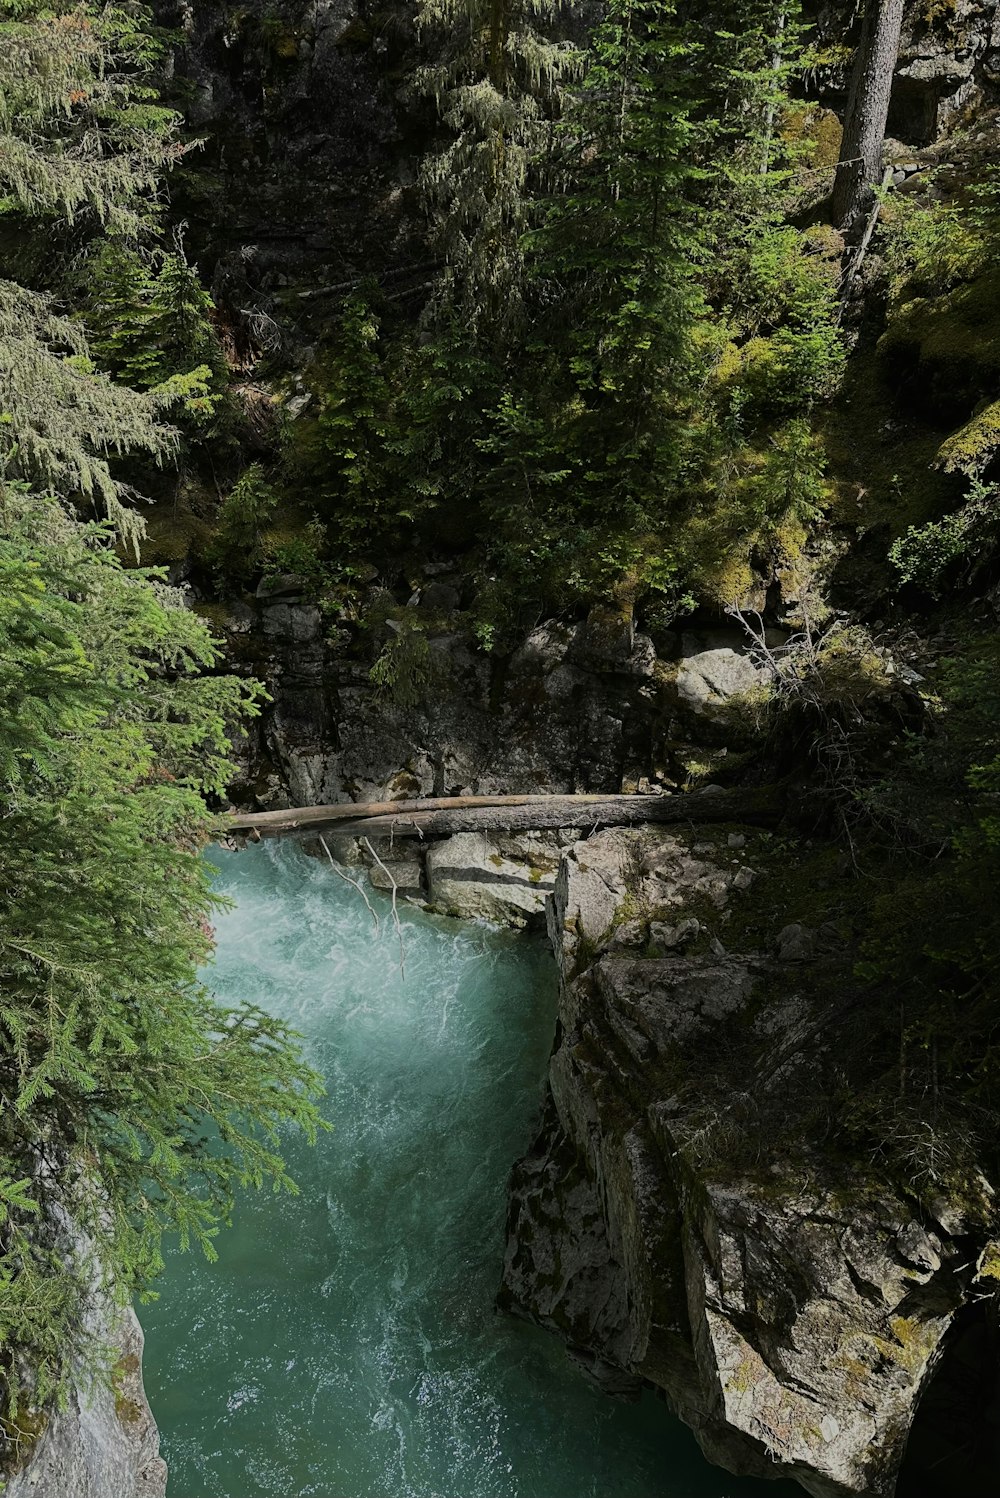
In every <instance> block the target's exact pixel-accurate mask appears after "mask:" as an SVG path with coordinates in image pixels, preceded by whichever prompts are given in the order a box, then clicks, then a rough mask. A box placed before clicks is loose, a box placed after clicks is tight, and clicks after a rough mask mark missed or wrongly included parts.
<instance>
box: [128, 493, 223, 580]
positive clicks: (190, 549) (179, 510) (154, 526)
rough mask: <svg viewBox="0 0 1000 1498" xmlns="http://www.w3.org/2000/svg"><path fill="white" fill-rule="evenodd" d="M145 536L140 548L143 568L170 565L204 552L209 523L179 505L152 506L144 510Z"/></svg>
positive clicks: (209, 534)
mask: <svg viewBox="0 0 1000 1498" xmlns="http://www.w3.org/2000/svg"><path fill="white" fill-rule="evenodd" d="M143 519H144V520H145V522H146V539H145V540H144V541H143V542H142V545H141V548H140V551H141V556H142V564H143V566H144V567H169V566H171V565H172V564H173V563H175V562H183V561H185V560H186V559H187V558H188V557H190V556H199V555H201V554H202V553H203V552H204V549H205V547H206V545H207V544H208V542H209V540H210V538H211V535H212V526H211V524H210V523H209V521H208V520H206V519H205V518H204V517H203V516H201V515H195V514H194V513H193V512H192V511H191V510H189V509H187V508H186V507H184V506H182V505H171V504H162V505H153V506H152V507H151V508H150V509H149V510H146V511H144V512H143Z"/></svg>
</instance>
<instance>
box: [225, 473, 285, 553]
mask: <svg viewBox="0 0 1000 1498" xmlns="http://www.w3.org/2000/svg"><path fill="white" fill-rule="evenodd" d="M279 503H280V501H279V497H278V492H277V490H276V489H275V488H274V485H273V484H272V483H271V482H270V480H269V479H268V478H267V476H266V475H265V472H264V469H263V468H262V467H261V465H260V464H259V463H253V464H251V466H250V467H249V468H248V469H246V471H245V472H244V473H242V474H241V475H240V477H239V479H238V480H237V481H236V483H235V484H234V485H233V487H232V489H230V491H229V493H228V494H227V495H226V497H225V499H224V500H223V501H222V504H221V506H220V507H219V518H218V523H217V529H216V538H215V549H216V554H217V559H218V561H219V562H220V563H221V564H222V565H223V566H224V567H226V568H227V569H228V570H229V571H230V572H235V573H236V574H237V575H239V576H242V577H249V576H251V575H252V574H253V573H254V572H255V571H256V570H257V569H258V568H259V567H260V566H261V564H262V562H263V560H264V557H265V554H266V549H265V542H264V533H265V531H266V530H267V528H268V526H269V525H270V524H271V522H272V521H273V519H274V517H275V514H276V512H277V510H278V506H279Z"/></svg>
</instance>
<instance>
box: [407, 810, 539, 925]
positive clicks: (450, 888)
mask: <svg viewBox="0 0 1000 1498" xmlns="http://www.w3.org/2000/svg"><path fill="white" fill-rule="evenodd" d="M557 862H558V857H557V855H556V854H555V844H554V841H553V839H552V836H551V834H550V835H546V834H544V833H526V834H524V836H523V837H522V838H519V839H517V840H515V839H514V838H512V837H508V838H506V839H504V840H503V842H502V843H501V842H500V840H499V839H495V838H492V837H488V836H486V835H485V834H484V833H480V832H460V833H456V835H455V836H454V837H448V838H444V839H442V840H441V841H440V842H438V843H434V844H432V845H431V847H430V848H429V849H428V852H427V887H428V895H427V897H428V900H429V901H430V903H431V904H432V905H433V906H434V907H435V909H437V910H440V911H443V912H445V913H447V914H449V915H457V916H464V917H466V918H473V919H480V920H487V921H494V922H497V923H498V924H502V925H508V926H526V925H531V924H541V923H542V921H543V919H544V914H545V902H546V897H547V896H548V895H549V893H550V892H551V891H552V890H553V888H554V886H555V871H556V865H557Z"/></svg>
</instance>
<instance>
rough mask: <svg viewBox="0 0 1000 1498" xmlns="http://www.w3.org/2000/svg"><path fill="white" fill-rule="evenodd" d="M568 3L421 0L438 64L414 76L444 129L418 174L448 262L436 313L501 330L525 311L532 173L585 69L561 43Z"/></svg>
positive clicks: (422, 20) (421, 22)
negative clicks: (563, 93) (566, 89)
mask: <svg viewBox="0 0 1000 1498" xmlns="http://www.w3.org/2000/svg"><path fill="white" fill-rule="evenodd" d="M560 9H561V6H560V0H418V7H417V23H418V28H419V31H420V34H421V36H422V38H423V40H424V42H425V45H426V47H427V50H428V52H429V54H430V56H431V59H432V60H431V61H429V62H427V63H426V64H425V65H424V66H422V67H421V68H419V69H418V70H417V72H416V73H415V75H414V80H413V87H414V90H415V91H416V92H417V93H421V94H424V95H426V96H429V97H431V98H432V99H433V100H434V103H435V106H436V109H437V112H438V115H439V118H440V120H441V122H442V124H443V125H444V127H445V130H446V131H447V136H448V139H447V142H446V144H445V145H444V147H443V148H442V149H440V150H437V151H432V152H430V153H428V155H427V156H426V157H425V158H424V161H423V163H422V167H421V186H422V188H423V192H424V198H425V202H426V204H427V209H428V213H429V216H430V220H431V237H432V242H433V243H434V245H435V246H436V247H437V249H438V250H439V251H440V253H441V254H442V256H443V258H444V260H445V262H446V266H445V271H444V274H443V276H442V278H441V280H440V283H439V285H438V288H437V293H436V296H435V299H434V304H433V306H434V308H436V309H437V311H438V313H439V315H443V316H444V318H445V319H447V317H448V316H451V315H454V314H456V313H457V314H459V315H460V316H461V317H462V318H463V319H464V320H465V322H466V324H467V326H468V328H469V330H470V332H472V333H473V334H475V333H476V331H477V330H479V331H480V332H482V333H483V334H484V335H485V336H487V338H488V339H492V338H495V336H496V335H497V334H501V335H502V334H503V332H504V330H505V329H506V328H508V327H509V326H510V325H511V323H512V322H516V320H517V318H518V315H519V311H520V299H521V293H522V280H523V270H524V265H523V255H522V248H521V239H522V235H523V234H524V231H525V229H526V228H527V226H528V222H529V214H530V203H531V196H532V195H531V193H530V191H529V176H530V173H531V170H532V166H533V164H534V162H535V161H536V159H537V157H538V155H539V152H540V151H541V149H542V146H543V143H544V140H545V138H546V135H547V132H548V129H549V124H548V122H549V121H550V120H551V118H552V115H553V113H554V111H556V110H557V108H558V98H559V89H560V85H561V83H562V82H563V80H565V79H566V78H568V77H571V76H572V75H573V74H574V72H576V71H577V70H578V67H579V59H578V55H577V54H576V52H575V51H574V49H573V48H571V47H570V46H569V44H568V43H567V42H565V41H560V40H558V38H555V37H554V36H553V34H552V33H553V28H554V25H555V23H556V21H557V18H558V15H559V12H560Z"/></svg>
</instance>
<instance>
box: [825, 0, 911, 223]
mask: <svg viewBox="0 0 1000 1498" xmlns="http://www.w3.org/2000/svg"><path fill="white" fill-rule="evenodd" d="M903 4H904V0H868V3H867V6H866V8H865V18H864V23H863V25H862V29H861V41H860V44H859V46H858V55H857V58H856V59H855V63H854V72H853V75H852V77H851V92H850V97H849V99H848V103H847V117H846V119H845V121H844V143H843V145H842V147H841V151H840V165H839V166H838V167H837V179H836V183H835V184H834V189H833V222H834V224H835V225H836V226H837V228H838V229H843V230H844V231H845V232H847V233H850V231H851V230H852V229H853V228H854V227H855V226H856V225H857V223H858V221H859V220H860V219H861V218H862V217H863V215H864V214H865V213H867V212H868V211H869V210H870V208H871V203H872V198H873V196H874V193H875V189H876V187H877V186H878V184H879V183H880V182H881V180H882V144H883V142H884V140H885V127H886V121H887V120H888V118H889V98H890V95H891V93H892V79H893V74H894V73H895V70H896V59H897V57H898V56H899V36H900V32H901V30H902V27H903Z"/></svg>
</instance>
